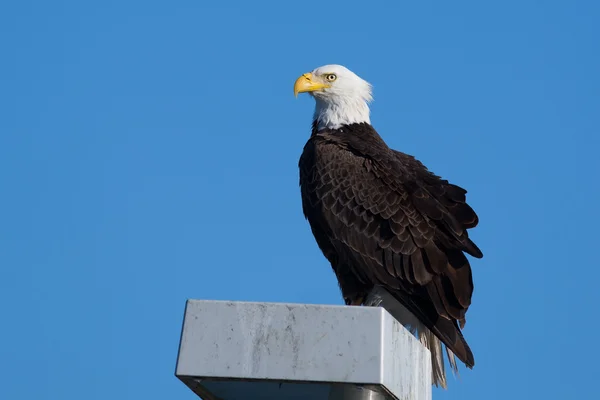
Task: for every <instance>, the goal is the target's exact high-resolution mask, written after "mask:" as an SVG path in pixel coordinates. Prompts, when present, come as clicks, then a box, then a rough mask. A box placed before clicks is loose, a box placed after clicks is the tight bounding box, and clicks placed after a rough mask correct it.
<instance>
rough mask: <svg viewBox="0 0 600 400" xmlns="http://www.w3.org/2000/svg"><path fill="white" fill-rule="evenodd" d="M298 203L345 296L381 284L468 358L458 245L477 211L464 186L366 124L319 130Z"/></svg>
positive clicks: (359, 295)
mask: <svg viewBox="0 0 600 400" xmlns="http://www.w3.org/2000/svg"><path fill="white" fill-rule="evenodd" d="M299 168H300V188H301V194H302V207H303V212H304V215H305V216H306V218H307V220H308V221H309V224H310V226H311V229H312V232H313V234H314V236H315V239H316V241H317V243H318V245H319V247H320V248H321V250H322V251H323V254H324V255H325V257H326V258H327V259H328V260H329V261H330V263H331V265H332V268H333V269H334V271H335V273H336V275H337V278H338V282H339V284H340V288H341V290H342V294H343V296H344V299H345V301H346V303H347V304H356V303H357V302H361V301H364V298H366V296H367V294H368V293H369V291H370V290H371V289H372V288H373V285H381V286H382V287H384V288H386V289H387V290H389V291H390V292H391V293H392V294H393V295H394V296H395V297H396V298H397V299H398V300H399V301H400V302H401V303H403V304H404V305H405V306H406V307H407V308H408V309H409V310H410V311H411V312H412V313H413V314H414V315H415V316H416V317H417V318H418V319H419V320H421V321H422V322H423V323H424V324H425V325H426V326H427V327H428V328H429V329H431V330H432V331H433V332H434V333H435V334H436V336H438V337H439V338H440V340H442V341H443V342H444V343H445V344H446V346H448V347H449V348H450V349H452V351H454V353H455V354H456V355H457V356H458V357H459V358H460V359H461V360H462V361H463V362H465V363H466V364H467V365H468V366H472V365H473V364H474V360H473V355H472V353H471V350H470V349H469V347H468V345H467V343H466V341H465V340H464V338H463V337H462V334H461V332H460V328H459V326H458V324H459V323H460V324H461V326H462V325H464V322H465V313H466V311H467V309H468V307H469V305H470V303H471V295H472V292H473V281H472V276H471V268H470V265H469V263H468V260H467V258H466V257H465V255H464V252H466V253H469V254H471V255H473V256H475V257H481V256H482V254H481V252H480V250H479V249H478V248H477V247H476V245H475V244H474V243H473V242H472V241H471V240H470V239H469V238H468V233H467V229H468V228H471V227H474V226H476V225H477V222H478V220H477V215H476V214H475V212H474V211H473V210H472V209H471V208H470V207H469V206H468V205H467V203H466V199H465V193H466V191H465V190H464V189H462V188H460V187H458V186H455V185H452V184H449V183H448V182H447V181H445V180H442V179H441V178H439V177H438V176H436V175H434V174H432V173H431V172H429V171H428V170H427V169H426V168H425V167H424V166H423V165H422V164H421V163H420V162H419V161H417V160H416V159H415V158H414V157H412V156H409V155H407V154H404V153H401V152H398V151H395V150H392V149H390V148H389V147H388V146H387V145H386V144H385V142H384V141H383V140H382V139H381V137H380V136H379V135H378V134H377V132H376V131H375V130H374V129H373V128H372V126H371V125H369V124H366V123H362V124H353V125H347V126H344V127H342V128H340V129H337V130H322V131H320V132H317V131H316V129H315V128H314V127H313V134H312V135H311V138H310V139H309V140H308V142H307V143H306V145H305V147H304V150H303V153H302V155H301V157H300V161H299Z"/></svg>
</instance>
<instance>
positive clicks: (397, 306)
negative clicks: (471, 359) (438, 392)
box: [364, 286, 458, 389]
mask: <svg viewBox="0 0 600 400" xmlns="http://www.w3.org/2000/svg"><path fill="white" fill-rule="evenodd" d="M364 305H365V306H369V307H383V308H385V309H386V311H387V312H389V313H390V314H391V315H392V316H393V317H394V318H395V319H396V320H397V321H398V322H400V323H401V324H402V325H404V327H405V328H406V329H408V330H409V331H410V333H412V334H413V335H415V337H417V338H418V339H419V341H420V342H421V344H423V346H425V347H426V348H427V349H429V352H430V353H431V373H432V381H433V384H434V385H435V386H441V387H443V388H444V389H445V388H446V387H447V382H446V371H445V367H444V355H443V353H442V342H441V341H440V340H439V339H438V338H437V336H435V335H434V334H433V333H432V332H431V331H430V330H429V329H428V328H427V327H426V326H425V325H424V324H423V323H422V322H421V321H419V320H418V319H417V318H416V317H415V316H414V315H413V314H412V313H411V312H410V311H408V310H407V309H406V307H404V306H403V305H402V304H401V303H400V302H399V301H398V300H396V299H395V298H394V297H393V296H392V295H391V294H390V293H389V292H388V291H387V290H385V289H383V288H382V287H380V286H375V288H373V290H372V291H371V293H369V295H368V296H367V300H366V301H365V303H364ZM444 347H445V348H446V355H447V357H448V362H449V363H450V367H451V368H452V370H453V371H454V373H455V374H456V375H458V367H457V365H456V358H455V356H454V353H453V352H452V350H450V349H449V348H447V347H446V346H444Z"/></svg>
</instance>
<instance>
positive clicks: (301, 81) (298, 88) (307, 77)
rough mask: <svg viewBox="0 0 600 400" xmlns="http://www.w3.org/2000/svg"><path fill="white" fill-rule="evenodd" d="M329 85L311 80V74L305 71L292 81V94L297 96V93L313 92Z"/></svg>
mask: <svg viewBox="0 0 600 400" xmlns="http://www.w3.org/2000/svg"><path fill="white" fill-rule="evenodd" d="M328 87H331V86H330V85H327V84H326V83H320V82H315V81H313V74H311V73H310V72H309V73H306V74H304V75H302V76H301V77H300V78H298V79H296V83H294V96H296V97H298V93H304V92H314V91H315V90H320V89H325V88H328Z"/></svg>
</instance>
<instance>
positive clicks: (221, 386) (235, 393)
mask: <svg viewBox="0 0 600 400" xmlns="http://www.w3.org/2000/svg"><path fill="white" fill-rule="evenodd" d="M429 357H430V356H429V351H428V350H427V349H425V348H424V347H423V346H422V345H421V344H420V343H419V342H418V340H416V339H415V337H414V336H413V335H411V334H410V333H409V332H408V331H407V330H406V329H405V328H404V327H403V326H402V325H400V324H399V323H398V322H397V321H396V320H395V319H394V318H393V317H392V316H391V315H390V314H389V313H388V312H387V311H386V310H384V309H383V308H380V307H346V306H326V305H306V304H282V303H250V302H228V301H199V300H190V301H188V303H187V306H186V312H185V317H184V324H183V330H182V336H181V342H180V349H179V356H178V360H177V368H176V375H177V376H178V377H179V378H180V379H181V380H182V381H183V382H185V383H186V384H187V385H188V386H189V387H190V388H191V389H192V390H194V392H195V393H197V394H198V395H199V396H201V397H202V398H203V399H206V400H211V399H222V400H237V399H244V400H253V399H264V400H270V399H273V400H275V399H277V400H285V399H313V400H321V399H322V400H340V399H356V400H358V399H360V400H383V399H394V398H397V399H415V400H430V399H431V361H430V358H429ZM361 396H362V397H361Z"/></svg>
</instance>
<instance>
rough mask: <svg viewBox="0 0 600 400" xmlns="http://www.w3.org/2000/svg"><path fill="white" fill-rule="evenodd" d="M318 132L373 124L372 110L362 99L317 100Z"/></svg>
mask: <svg viewBox="0 0 600 400" xmlns="http://www.w3.org/2000/svg"><path fill="white" fill-rule="evenodd" d="M315 100H316V106H315V115H314V120H315V121H317V130H321V129H339V128H340V127H342V126H343V125H351V124H359V123H363V122H364V123H367V124H370V123H371V119H370V116H369V115H370V110H369V106H368V105H367V102H366V101H365V100H364V99H362V98H346V97H338V98H336V99H331V98H328V99H319V98H315Z"/></svg>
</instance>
